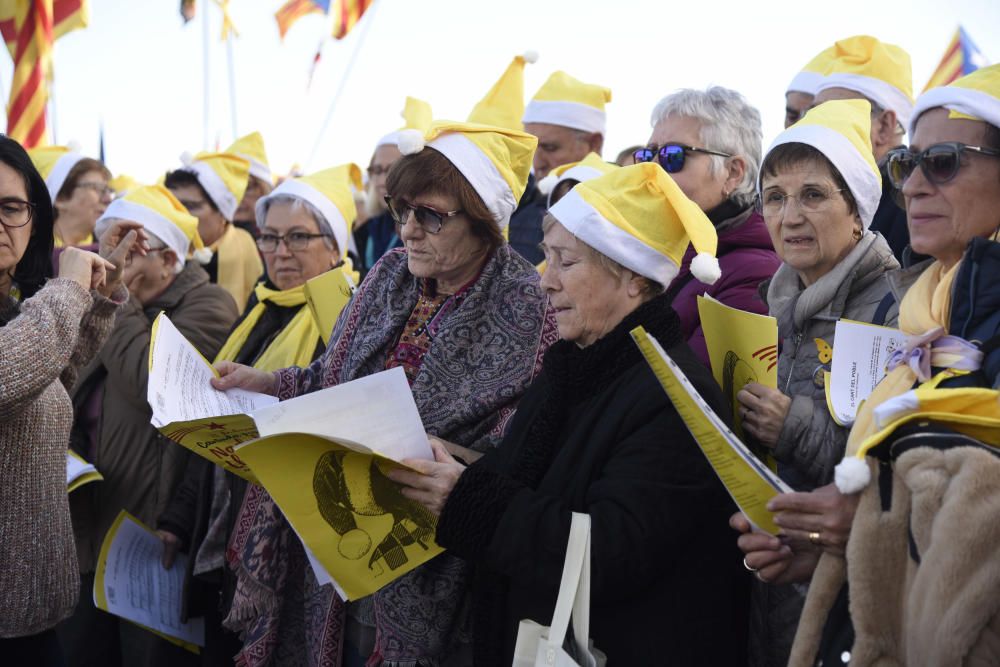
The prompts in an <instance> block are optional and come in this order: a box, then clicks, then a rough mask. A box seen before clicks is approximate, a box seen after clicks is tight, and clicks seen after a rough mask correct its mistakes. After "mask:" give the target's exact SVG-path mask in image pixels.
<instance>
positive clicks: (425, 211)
mask: <svg viewBox="0 0 1000 667" xmlns="http://www.w3.org/2000/svg"><path fill="white" fill-rule="evenodd" d="M385 205H386V206H387V207H388V208H389V215H391V216H392V219H393V220H394V221H395V222H396V225H397V226H398V227H403V226H404V225H405V224H406V221H407V220H409V219H410V212H411V211H412V212H413V218H414V219H415V220H416V221H417V224H418V225H420V226H421V227H422V228H423V230H424V231H425V232H427V233H428V234H439V233H441V228H442V227H444V223H445V221H446V220H449V219H450V218H453V217H455V216H456V215H459V214H461V213H462V211H460V210H459V211H447V212H441V211H435V210H434V209H432V208H431V207H429V206H421V205H419V204H417V205H413V204H411V203H410V202H408V201H404V200H402V199H397V198H394V197H392V196H391V195H386V196H385Z"/></svg>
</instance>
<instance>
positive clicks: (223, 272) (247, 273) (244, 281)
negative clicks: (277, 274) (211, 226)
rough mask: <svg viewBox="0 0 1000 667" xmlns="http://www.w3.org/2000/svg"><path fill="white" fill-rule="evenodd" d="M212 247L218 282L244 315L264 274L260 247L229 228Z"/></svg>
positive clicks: (235, 229) (248, 235)
mask: <svg viewBox="0 0 1000 667" xmlns="http://www.w3.org/2000/svg"><path fill="white" fill-rule="evenodd" d="M209 247H210V248H211V250H212V252H214V253H216V254H217V255H218V258H219V259H218V263H217V268H218V273H217V274H216V280H215V282H216V283H218V284H219V286H221V287H223V288H224V289H225V290H226V291H227V292H229V293H230V294H232V295H233V298H234V299H236V307H237V308H239V309H240V310H241V311H242V310H243V308H244V307H246V304H247V299H249V298H250V293H251V292H252V291H253V290H254V285H256V284H257V280H258V279H259V278H260V276H261V274H262V273H264V264H263V263H262V262H261V261H260V254H259V253H258V252H257V244H256V243H254V240H253V237H252V236H250V234H248V233H247V232H246V231H244V230H242V229H240V228H239V227H236V226H235V225H232V224H230V225H227V226H226V231H225V233H224V234H223V235H222V237H221V238H220V239H219V240H218V241H216V242H215V243H213V244H212V245H211V246H209Z"/></svg>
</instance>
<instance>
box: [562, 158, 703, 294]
mask: <svg viewBox="0 0 1000 667" xmlns="http://www.w3.org/2000/svg"><path fill="white" fill-rule="evenodd" d="M549 213H550V214H551V215H552V216H553V217H554V218H555V219H556V220H558V221H559V223H560V224H562V226H563V227H565V228H566V229H567V230H568V231H569V232H570V233H572V234H573V235H574V236H576V237H577V238H578V239H580V240H581V241H583V242H584V243H586V244H587V245H589V246H590V247H592V248H593V249H594V250H597V251H598V252H600V253H602V254H604V255H606V256H607V257H609V258H611V259H613V260H614V261H616V262H618V263H619V264H621V265H622V266H624V267H625V268H627V269H629V270H631V271H634V272H635V273H637V274H639V275H641V276H645V277H646V278H649V279H650V280H655V281H656V282H657V283H659V284H660V285H662V286H663V287H666V286H667V285H669V284H670V283H671V281H673V279H674V278H675V277H676V276H677V273H678V271H679V270H680V265H681V261H682V260H683V258H684V253H685V252H686V251H687V247H688V241H689V240H690V242H691V244H692V245H693V246H694V248H695V250H696V251H697V252H698V254H697V255H696V256H695V258H694V260H693V261H692V262H691V273H692V274H693V275H694V277H695V278H697V279H698V280H700V281H701V282H703V283H708V284H712V283H714V282H715V281H716V280H718V279H719V277H720V276H721V275H722V273H721V270H720V268H719V261H718V259H716V257H715V252H716V248H717V246H718V236H717V235H716V231H715V226H714V225H712V223H711V221H710V220H709V219H708V217H706V216H705V214H704V212H702V210H701V209H700V208H699V207H698V205H697V204H695V203H694V202H693V201H691V200H690V199H688V198H687V196H685V194H684V193H683V192H682V191H681V189H680V188H679V187H678V186H677V184H676V183H675V182H674V179H672V178H670V176H668V175H667V172H665V171H664V170H663V168H662V167H660V165H658V164H655V163H652V162H643V163H640V164H634V165H631V166H628V167H621V168H618V169H613V170H612V171H610V172H609V173H607V174H605V175H603V176H600V177H598V178H595V179H592V180H589V181H586V182H584V183H580V184H579V185H577V186H576V187H574V188H573V189H572V190H570V191H569V193H568V194H567V195H566V196H565V197H563V198H562V199H560V200H559V201H558V202H556V204H555V205H554V206H553V207H552V208H551V209H549Z"/></svg>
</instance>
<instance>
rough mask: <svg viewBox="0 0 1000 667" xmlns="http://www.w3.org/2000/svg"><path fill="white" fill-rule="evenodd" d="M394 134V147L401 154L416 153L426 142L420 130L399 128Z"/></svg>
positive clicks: (422, 148)
mask: <svg viewBox="0 0 1000 667" xmlns="http://www.w3.org/2000/svg"><path fill="white" fill-rule="evenodd" d="M394 134H395V135H396V148H398V149H399V152H400V153H402V154H403V155H416V154H417V153H419V152H420V151H422V150H424V146H425V145H426V144H425V142H424V135H423V133H422V132H421V131H420V130H399V131H397V132H395V133H394Z"/></svg>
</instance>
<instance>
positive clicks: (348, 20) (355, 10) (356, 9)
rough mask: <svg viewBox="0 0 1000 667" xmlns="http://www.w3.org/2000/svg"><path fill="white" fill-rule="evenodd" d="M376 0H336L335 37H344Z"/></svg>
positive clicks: (334, 9) (334, 11)
mask: <svg viewBox="0 0 1000 667" xmlns="http://www.w3.org/2000/svg"><path fill="white" fill-rule="evenodd" d="M373 2H375V0H335V3H334V6H333V38H334V39H343V38H344V37H346V36H347V33H349V32H350V31H351V29H352V28H353V27H354V26H356V25H357V24H358V21H360V20H361V16H362V15H363V14H364V13H365V10H367V9H368V8H369V7H371V6H372V3H373Z"/></svg>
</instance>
